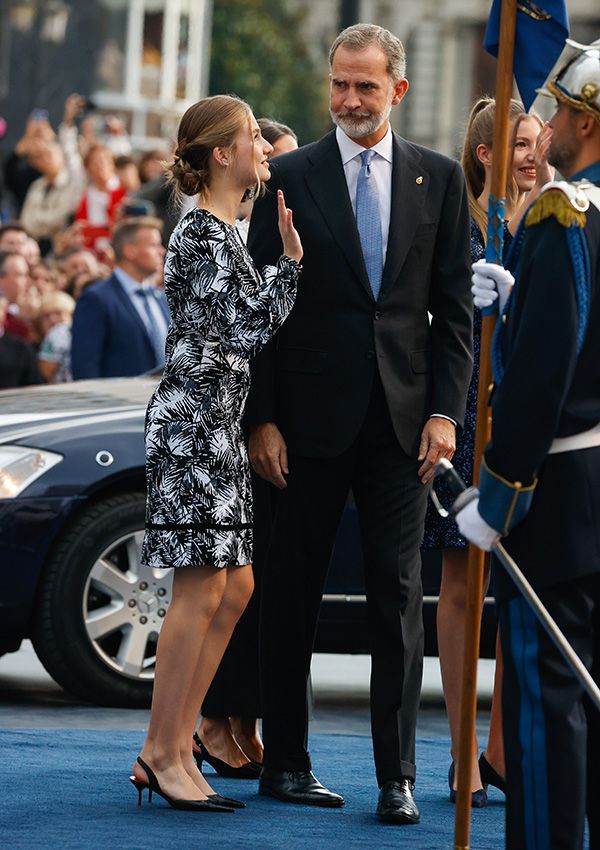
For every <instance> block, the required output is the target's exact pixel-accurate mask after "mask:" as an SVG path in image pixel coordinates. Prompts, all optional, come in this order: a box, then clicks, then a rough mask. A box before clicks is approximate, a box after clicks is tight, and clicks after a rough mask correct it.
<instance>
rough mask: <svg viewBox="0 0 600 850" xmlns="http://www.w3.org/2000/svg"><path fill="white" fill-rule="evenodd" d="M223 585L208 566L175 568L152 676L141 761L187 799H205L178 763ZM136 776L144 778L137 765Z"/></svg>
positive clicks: (173, 793)
mask: <svg viewBox="0 0 600 850" xmlns="http://www.w3.org/2000/svg"><path fill="white" fill-rule="evenodd" d="M225 586H226V576H225V572H224V571H220V570H215V569H213V568H211V567H201V566H199V567H190V568H178V569H176V570H175V572H174V576H173V593H172V599H171V604H170V605H169V610H168V612H167V616H166V617H165V620H164V623H163V625H162V629H161V633H160V638H159V641H158V647H157V653H156V674H155V679H154V691H153V694H152V708H151V711H150V723H149V726H148V734H147V736H146V740H145V742H144V746H143V748H142V752H141V754H140V755H141V757H142V759H143V760H144V761H145V762H147V764H148V765H149V766H150V767H151V768H152V769H153V771H154V772H155V774H156V776H157V778H158V781H159V783H160V786H161V788H162V790H163V791H164V792H165V793H166V794H168V795H169V796H171V797H175V798H179V799H186V800H201V799H204V798H205V795H204V794H202V793H201V792H200V791H199V789H198V788H197V787H196V785H195V783H194V782H193V781H192V780H191V779H190V777H189V775H188V773H187V772H186V770H185V768H184V766H183V763H182V761H181V745H180V741H181V730H182V726H183V724H184V721H185V720H186V719H187V718H186V713H185V706H186V702H185V700H186V696H187V695H188V694H189V692H190V688H191V686H192V682H193V680H194V676H195V675H196V670H197V667H198V659H199V658H200V655H201V653H202V649H203V646H204V643H205V641H206V637H207V635H208V634H209V630H210V627H211V623H212V622H213V619H214V618H215V616H216V613H217V611H218V610H219V608H220V605H221V601H222V598H223V595H224V591H225ZM133 772H134V775H135V776H137V777H138V778H139V779H143V780H145V779H146V778H147V777H146V775H145V771H144V770H143V769H142V768H141V766H140V765H139V764H138V763H137V762H136V764H135V765H134V769H133Z"/></svg>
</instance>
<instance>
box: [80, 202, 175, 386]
mask: <svg viewBox="0 0 600 850" xmlns="http://www.w3.org/2000/svg"><path fill="white" fill-rule="evenodd" d="M111 245H112V248H113V251H114V252H115V258H116V261H117V264H116V266H115V269H114V272H113V274H112V275H111V277H109V278H108V280H103V281H99V282H98V283H95V284H92V285H91V286H89V287H88V288H87V289H85V291H84V292H83V294H82V295H81V297H80V298H79V301H78V302H77V307H76V308H75V313H74V315H73V328H72V334H73V342H72V347H71V363H72V370H73V378H74V379H75V380H77V379H80V378H116V377H125V376H127V375H139V374H141V373H142V372H148V371H150V370H151V369H154V368H155V367H157V366H161V365H162V364H163V363H164V350H165V339H166V334H167V327H168V323H169V311H168V307H167V300H166V298H165V295H164V293H163V291H162V290H161V289H158V288H157V287H156V286H155V285H154V283H153V278H154V276H155V275H156V273H157V271H158V270H159V268H160V266H161V264H162V262H163V259H164V255H165V249H164V248H163V245H162V241H161V224H160V221H158V220H157V219H153V218H130V219H128V218H126V219H123V220H122V221H121V222H120V223H119V224H118V225H117V226H116V227H115V230H114V233H113V236H112V239H111Z"/></svg>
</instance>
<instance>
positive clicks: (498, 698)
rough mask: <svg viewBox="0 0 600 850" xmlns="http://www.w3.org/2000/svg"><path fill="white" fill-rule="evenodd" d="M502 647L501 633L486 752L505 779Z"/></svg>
mask: <svg viewBox="0 0 600 850" xmlns="http://www.w3.org/2000/svg"><path fill="white" fill-rule="evenodd" d="M502 668H503V663H502V646H501V644H500V632H498V634H497V635H496V671H495V673H494V693H493V696H492V711H491V714H490V732H489V735H488V743H487V747H486V750H485V753H484V755H485V758H486V760H487V761H488V763H489V764H490V765H491V766H492V767H493V768H494V770H495V771H496V773H498V774H499V775H500V776H502V777H503V778H504V777H505V776H506V765H505V763H504V736H503V734H502Z"/></svg>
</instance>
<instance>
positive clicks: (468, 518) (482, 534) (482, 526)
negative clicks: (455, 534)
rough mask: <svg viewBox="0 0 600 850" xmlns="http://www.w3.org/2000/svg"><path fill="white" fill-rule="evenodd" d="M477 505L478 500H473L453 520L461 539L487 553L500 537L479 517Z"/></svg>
mask: <svg viewBox="0 0 600 850" xmlns="http://www.w3.org/2000/svg"><path fill="white" fill-rule="evenodd" d="M478 505H479V499H478V498H477V499H473V501H471V502H469V504H468V505H466V506H465V507H464V508H463V509H462V510H460V511H459V512H458V513H457V514H456V516H455V517H454V519H455V520H456V524H457V525H458V530H459V531H460V533H461V534H462V536H463V537H466V538H467V540H469V541H470V542H471V543H474V544H475V545H476V546H477V547H478V548H479V549H483V551H484V552H489V551H490V549H491V548H492V547H493V546H495V545H496V543H497V542H498V541H499V540H500V535H499V534H498V532H497V531H496V529H495V528H492V527H491V525H488V524H487V522H486V521H485V520H484V518H483V517H482V516H481V514H480V513H479V511H478V509H477V508H478Z"/></svg>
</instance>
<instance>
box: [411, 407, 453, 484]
mask: <svg viewBox="0 0 600 850" xmlns="http://www.w3.org/2000/svg"><path fill="white" fill-rule="evenodd" d="M455 448H456V426H455V425H454V423H453V422H450V420H449V419H443V418H442V417H441V416H432V417H431V419H428V420H427V422H426V423H425V427H424V428H423V433H422V434H421V444H420V446H419V460H422V461H423V463H422V464H421V466H420V468H419V472H418V475H419V477H420V479H421V482H422V483H423V484H428V483H429V482H430V481H431V479H432V478H433V467H434V466H435V464H436V463H437V462H438V460H440V458H442V457H446V458H448V460H451V459H452V455H453V454H454V450H455Z"/></svg>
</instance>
